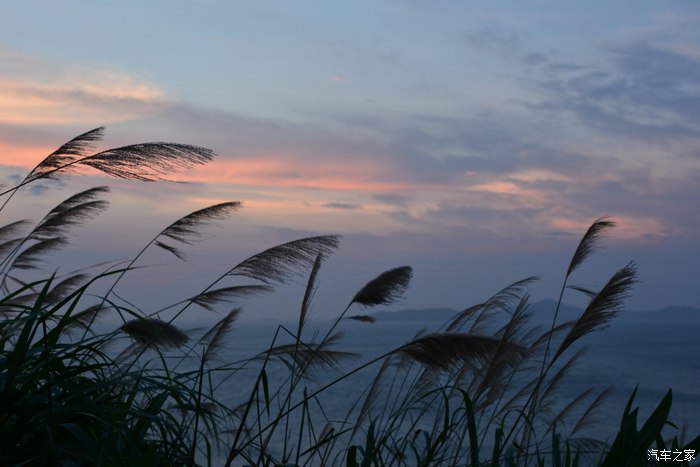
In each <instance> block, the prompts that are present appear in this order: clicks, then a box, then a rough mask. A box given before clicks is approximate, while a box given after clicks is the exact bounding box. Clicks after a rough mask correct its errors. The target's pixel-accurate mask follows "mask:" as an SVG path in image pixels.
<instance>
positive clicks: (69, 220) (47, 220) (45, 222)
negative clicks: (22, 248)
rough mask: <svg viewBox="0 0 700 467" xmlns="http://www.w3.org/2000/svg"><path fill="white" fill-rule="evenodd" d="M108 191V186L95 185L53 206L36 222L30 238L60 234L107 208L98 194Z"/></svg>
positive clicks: (106, 203)
mask: <svg viewBox="0 0 700 467" xmlns="http://www.w3.org/2000/svg"><path fill="white" fill-rule="evenodd" d="M106 193H109V187H106V186H97V187H93V188H89V189H87V190H84V191H81V192H80V193H76V194H74V195H72V196H70V197H69V198H67V199H66V200H64V201H62V202H61V203H60V204H59V205H57V206H56V207H54V208H53V209H52V210H51V211H49V213H48V214H47V215H46V216H44V218H43V219H42V220H41V221H40V222H39V224H37V226H36V227H35V228H34V230H33V231H32V233H30V234H29V237H30V238H31V239H38V238H43V237H51V236H56V235H62V234H64V233H65V231H66V230H67V229H68V228H69V227H73V226H75V225H78V224H80V223H81V222H82V221H84V220H86V219H89V218H90V217H92V216H93V215H94V214H96V213H97V212H99V211H103V210H105V209H107V207H108V206H109V203H108V202H107V201H105V200H102V199H99V196H101V195H104V194H106Z"/></svg>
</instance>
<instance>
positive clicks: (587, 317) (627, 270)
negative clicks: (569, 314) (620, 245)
mask: <svg viewBox="0 0 700 467" xmlns="http://www.w3.org/2000/svg"><path fill="white" fill-rule="evenodd" d="M636 282H637V268H636V266H635V264H634V262H631V263H629V264H627V266H625V267H624V268H622V269H620V270H619V271H617V272H616V273H615V274H613V276H612V277H611V278H610V280H609V281H608V282H607V284H605V286H603V288H602V289H601V290H600V292H598V294H596V296H595V297H594V298H593V299H591V301H590V302H589V304H588V306H587V307H586V309H585V310H584V312H583V313H582V314H581V316H580V317H579V318H578V320H576V322H575V323H574V325H573V326H572V327H571V329H570V330H569V333H568V334H567V335H566V337H565V338H564V340H563V341H562V342H561V344H560V345H559V348H558V349H557V352H556V353H555V354H554V357H553V358H552V362H554V361H555V360H556V359H557V358H558V357H559V356H560V355H561V354H562V353H563V352H564V351H565V350H566V349H567V348H569V346H571V344H573V343H574V342H576V340H578V339H579V338H581V337H582V336H585V335H586V334H588V333H590V332H592V331H594V330H596V329H600V328H602V327H604V326H606V325H607V324H608V323H609V322H610V320H611V319H612V318H613V317H614V316H615V315H617V314H618V313H619V312H620V311H621V310H622V305H623V302H624V300H625V298H627V296H628V295H629V292H630V289H631V288H632V286H633V285H634V284H635V283H636Z"/></svg>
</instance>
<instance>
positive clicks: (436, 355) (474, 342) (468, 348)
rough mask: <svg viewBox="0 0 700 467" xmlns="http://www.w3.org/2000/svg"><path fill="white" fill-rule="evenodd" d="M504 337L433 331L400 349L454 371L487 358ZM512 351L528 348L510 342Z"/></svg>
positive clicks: (439, 367)
mask: <svg viewBox="0 0 700 467" xmlns="http://www.w3.org/2000/svg"><path fill="white" fill-rule="evenodd" d="M501 345H502V342H501V339H498V338H496V337H491V336H478V335H470V334H462V333H452V332H443V333H433V334H428V335H426V336H423V337H418V338H416V339H413V340H412V341H410V342H408V343H407V344H404V345H402V346H401V347H399V348H398V350H397V351H398V352H399V353H401V354H403V355H405V356H408V357H410V358H411V359H413V360H415V361H417V362H420V363H422V364H423V365H425V366H426V367H428V368H431V369H435V370H450V369H451V368H453V366H454V365H455V364H456V363H459V364H462V363H465V362H469V361H473V360H479V361H487V360H488V359H489V358H490V357H491V355H493V353H494V352H496V351H497V350H498V348H499V346H501ZM507 346H508V350H507V351H508V352H510V353H513V354H520V353H523V352H525V349H524V348H523V347H521V346H519V345H516V344H512V343H510V344H507Z"/></svg>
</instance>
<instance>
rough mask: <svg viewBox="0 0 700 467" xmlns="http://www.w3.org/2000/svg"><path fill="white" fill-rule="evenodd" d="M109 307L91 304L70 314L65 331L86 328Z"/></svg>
mask: <svg viewBox="0 0 700 467" xmlns="http://www.w3.org/2000/svg"><path fill="white" fill-rule="evenodd" d="M109 309H110V307H106V306H103V305H91V306H89V307H87V308H85V309H84V310H82V311H79V312H77V313H74V314H73V316H71V320H70V322H69V323H68V324H67V325H66V327H65V331H66V332H70V331H73V330H75V329H85V330H87V329H88V328H89V327H90V325H92V323H94V322H95V321H96V320H97V319H98V318H99V316H100V315H102V314H104V312H105V311H107V310H109Z"/></svg>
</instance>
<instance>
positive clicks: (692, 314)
mask: <svg viewBox="0 0 700 467" xmlns="http://www.w3.org/2000/svg"><path fill="white" fill-rule="evenodd" d="M556 305H557V302H556V301H555V300H551V299H545V300H540V301H538V302H534V303H532V304H531V305H530V307H531V310H532V312H533V318H534V319H535V320H538V319H537V318H541V319H542V320H544V321H548V320H550V321H551V318H552V315H553V314H554V310H555V309H556ZM460 311H461V310H455V309H452V308H423V309H404V310H397V311H377V312H375V313H373V314H372V316H373V317H374V318H376V319H377V320H381V321H442V322H444V321H447V320H449V319H451V318H453V317H454V316H456V315H457V313H459V312H460ZM582 312H583V308H578V307H574V306H570V305H566V304H562V306H561V307H560V309H559V315H558V317H557V321H559V322H561V321H567V320H572V319H576V318H578V317H579V316H580V315H581V313H582ZM615 319H616V320H624V321H627V320H643V321H700V308H694V307H686V306H668V307H664V308H661V309H658V310H651V311H635V310H625V311H623V312H622V313H620V314H619V315H618V316H617V317H616V318H615Z"/></svg>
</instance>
